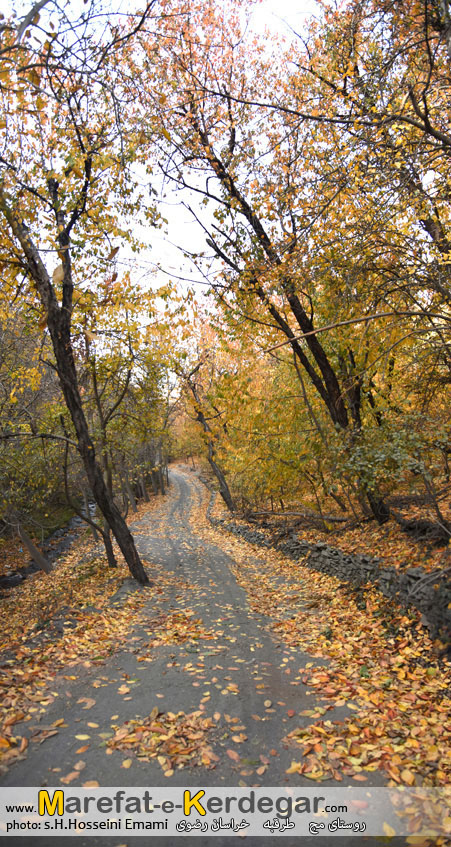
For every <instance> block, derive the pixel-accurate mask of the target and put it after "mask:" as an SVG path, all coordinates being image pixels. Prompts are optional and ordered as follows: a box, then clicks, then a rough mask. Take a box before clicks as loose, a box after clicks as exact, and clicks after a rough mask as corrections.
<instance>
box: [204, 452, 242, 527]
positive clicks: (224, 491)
mask: <svg viewBox="0 0 451 847" xmlns="http://www.w3.org/2000/svg"><path fill="white" fill-rule="evenodd" d="M213 455H214V450H213V445H212V444H211V442H210V443H209V445H208V463H209V465H210V467H211V469H212V471H213V473H214V475H215V477H216V479H217V480H218V483H219V493H220V495H221V497H222V499H223V500H224V503H225V504H226V506H227V508H228V510H229V512H234V511H235V503H234V502H233V497H232V495H231V493H230V488H229V486H228V485H227V481H226V478H225V476H224V474H223V472H222V470H221V468H220V467H219V465H217V464H216V462H215V460H214V458H213Z"/></svg>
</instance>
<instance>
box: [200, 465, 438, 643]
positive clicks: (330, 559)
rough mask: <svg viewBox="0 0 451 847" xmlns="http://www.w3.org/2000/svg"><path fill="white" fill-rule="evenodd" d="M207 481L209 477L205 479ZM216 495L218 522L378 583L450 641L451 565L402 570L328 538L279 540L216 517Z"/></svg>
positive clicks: (313, 564)
mask: <svg viewBox="0 0 451 847" xmlns="http://www.w3.org/2000/svg"><path fill="white" fill-rule="evenodd" d="M203 481H204V482H206V480H203ZM214 499H215V493H213V494H212V499H211V500H210V504H209V507H208V509H207V517H208V519H209V521H210V522H211V523H212V524H214V525H220V526H221V529H225V530H227V531H228V532H232V533H233V534H234V535H237V536H239V537H241V538H243V539H244V540H245V541H249V542H250V543H251V544H257V545H259V546H261V547H271V546H274V547H275V548H276V549H277V550H280V551H281V552H283V553H285V555H287V556H290V557H291V558H292V559H295V560H299V559H305V561H303V565H305V566H306V567H308V568H313V569H314V570H316V571H321V572H322V573H326V574H329V575H331V576H335V577H337V578H338V579H340V580H342V581H343V582H346V583H352V584H353V585H355V586H356V587H357V586H360V585H365V584H366V583H371V585H373V586H376V587H377V588H378V589H379V591H380V592H381V593H382V594H383V595H384V596H385V597H389V598H391V599H393V600H396V601H397V602H398V603H399V604H400V605H401V606H404V607H409V606H413V607H414V608H416V609H418V610H419V611H420V612H421V614H422V622H423V623H424V624H425V625H426V626H427V627H428V629H429V630H430V632H431V635H432V636H433V637H437V636H440V638H441V639H442V641H444V642H445V643H449V641H450V638H451V568H449V567H448V568H447V569H444V570H443V571H433V572H431V573H427V572H425V571H423V569H422V568H408V569H407V570H405V571H399V570H397V569H396V568H393V567H391V566H385V565H383V563H382V562H381V560H380V559H378V558H377V557H376V556H374V557H372V556H363V555H358V554H350V553H344V552H343V551H342V550H339V549H337V548H336V547H332V546H331V545H329V544H327V543H326V542H324V541H318V542H317V543H316V544H310V543H307V542H305V541H300V540H299V539H298V537H297V535H296V533H294V532H293V533H292V535H291V537H289V538H288V539H285V540H283V541H281V542H278V543H276V544H274V545H273V544H272V543H271V541H270V540H269V539H268V537H267V536H266V535H265V534H264V533H263V532H261V531H260V530H258V529H255V528H254V527H253V526H252V525H250V524H248V525H243V524H242V523H236V522H235V521H233V520H229V519H227V518H214V517H213V516H212V514H211V512H212V508H213V504H214Z"/></svg>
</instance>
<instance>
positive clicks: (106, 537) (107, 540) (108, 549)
mask: <svg viewBox="0 0 451 847" xmlns="http://www.w3.org/2000/svg"><path fill="white" fill-rule="evenodd" d="M102 538H103V543H104V546H105V553H106V557H107V559H108V565H109V567H110V568H117V561H116V556H115V555H114V550H113V543H112V541H111V530H110V528H109V526H107V525H106V524H105V528H104V531H103V533H102Z"/></svg>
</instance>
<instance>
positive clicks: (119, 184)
mask: <svg viewBox="0 0 451 847" xmlns="http://www.w3.org/2000/svg"><path fill="white" fill-rule="evenodd" d="M38 5H39V8H41V7H42V6H45V4H42V3H41V4H38ZM151 5H152V4H151ZM149 11H150V9H149V7H148V8H147V9H146V10H145V11H144V13H143V14H142V15H140V16H139V17H138V18H137V19H135V21H134V22H133V27H132V28H133V29H134V30H136V29H139V27H140V26H141V25H142V23H143V21H144V20H145V19H147V17H148V15H149ZM42 13H43V15H45V9H44V10H43V11H42ZM91 19H93V20H94V19H95V9H94V7H93V6H91V7H89V10H88V11H87V12H86V13H83V14H82V15H81V16H79V17H78V18H74V19H70V18H69V17H67V16H66V15H65V14H64V15H63V13H62V12H61V13H58V12H56V16H55V13H52V14H51V15H49V16H47V17H46V19H45V21H40V19H39V14H37V13H36V14H34V12H33V14H30V15H28V16H27V17H26V18H25V19H24V20H23V21H22V24H20V25H19V27H17V25H16V24H15V22H14V21H9V22H7V23H5V24H3V27H2V44H1V50H2V60H3V65H4V68H5V70H4V72H3V73H2V82H1V85H2V117H1V133H2V147H3V151H2V156H1V182H0V210H1V213H2V222H3V226H2V247H1V255H0V260H1V264H2V269H3V272H4V276H5V279H6V285H7V286H9V289H10V291H11V293H13V292H15V293H17V292H19V293H21V294H22V296H25V297H27V298H28V299H29V300H33V299H35V300H36V301H37V302H39V304H40V308H41V314H42V324H43V326H44V325H46V326H47V328H48V332H49V335H50V338H51V342H52V346H53V351H54V356H55V367H56V369H57V373H58V378H59V381H60V384H61V389H62V392H63V396H64V400H65V403H66V406H67V409H68V412H69V415H70V419H71V422H72V425H73V427H74V431H75V435H76V443H77V449H78V451H79V454H80V457H81V460H82V462H83V466H84V468H85V472H86V476H87V479H88V482H89V486H90V488H91V491H92V494H93V497H94V499H95V501H96V503H97V506H98V508H99V510H100V512H101V513H102V514H103V516H104V518H105V521H106V522H107V525H108V526H109V527H110V529H111V531H112V532H113V535H114V537H115V538H116V540H117V542H118V545H119V547H120V549H121V551H122V553H123V554H124V557H125V560H126V562H127V564H128V566H129V568H130V570H131V572H132V574H133V576H134V577H135V578H136V579H137V580H138V581H139V582H142V583H147V582H148V578H147V575H146V573H145V571H144V568H143V566H142V563H141V561H140V559H139V556H138V553H137V550H136V547H135V544H134V541H133V538H132V536H131V534H130V531H129V530H128V528H127V525H126V523H125V521H124V519H123V517H122V515H121V513H120V511H119V509H118V508H117V506H116V504H115V502H114V499H113V498H112V496H111V492H110V491H109V489H108V486H107V484H106V482H105V479H104V476H103V472H102V468H101V465H100V464H99V462H98V459H97V455H96V451H95V448H94V443H93V440H92V435H91V433H90V430H89V425H88V421H87V418H86V414H85V410H84V407H83V402H82V397H81V393H80V385H79V378H78V373H77V367H76V354H75V349H74V341H73V334H72V321H73V313H74V309H75V308H76V299H77V296H76V295H77V291H80V290H81V291H83V290H84V289H86V288H89V286H90V285H92V280H93V279H95V275H96V273H97V270H98V268H99V267H101V266H102V265H103V266H104V265H105V262H107V261H108V256H109V254H110V253H111V246H108V245H111V239H112V238H119V237H121V238H125V237H126V232H125V231H124V230H123V228H121V225H120V215H122V216H123V215H125V214H127V212H130V211H131V210H132V209H136V208H137V203H138V202H139V200H138V198H137V195H136V194H135V193H134V183H133V182H132V181H131V173H130V163H131V161H132V159H133V147H132V148H130V147H129V148H127V149H126V148H125V146H124V132H123V127H122V126H119V124H118V122H117V121H115V120H114V117H112V116H114V115H115V114H117V110H116V107H115V99H114V79H112V78H111V77H109V76H108V72H107V59H108V55H109V53H110V52H114V51H115V50H116V51H117V50H120V48H121V44H122V43H123V41H124V40H126V38H127V36H126V35H124V34H123V33H122V34H121V36H120V37H119V35H118V34H117V32H116V31H115V29H114V27H109V26H107V29H106V32H105V33H104V34H102V35H101V37H100V38H96V37H95V34H94V31H93V24H92V22H91ZM129 33H130V29H129V32H128V34H129ZM96 45H97V46H96ZM143 214H146V210H145V209H144V211H143ZM151 219H152V213H151V212H150V213H149V220H151Z"/></svg>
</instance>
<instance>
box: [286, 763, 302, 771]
mask: <svg viewBox="0 0 451 847" xmlns="http://www.w3.org/2000/svg"><path fill="white" fill-rule="evenodd" d="M301 768H302V765H301V763H300V762H292V763H291V765H290V767H289V768H287V770H286V771H285V773H301Z"/></svg>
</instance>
